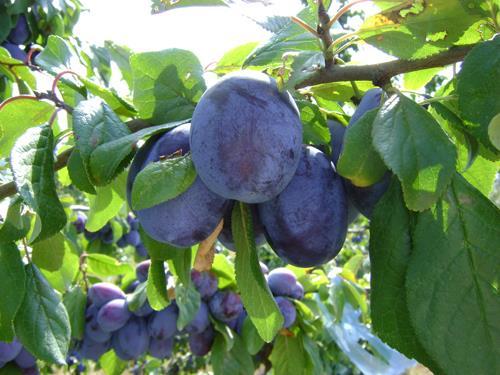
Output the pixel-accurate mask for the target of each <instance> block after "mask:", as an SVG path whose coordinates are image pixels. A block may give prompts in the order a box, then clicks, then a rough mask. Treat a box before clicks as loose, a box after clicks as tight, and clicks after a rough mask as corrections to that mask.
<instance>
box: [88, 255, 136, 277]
mask: <svg viewBox="0 0 500 375" xmlns="http://www.w3.org/2000/svg"><path fill="white" fill-rule="evenodd" d="M86 262H87V269H88V273H90V274H93V275H96V276H100V277H108V276H118V275H124V274H126V273H128V272H132V266H131V265H130V264H124V263H121V262H120V261H118V260H117V259H115V258H112V257H110V256H107V255H104V254H88V255H87V257H86Z"/></svg>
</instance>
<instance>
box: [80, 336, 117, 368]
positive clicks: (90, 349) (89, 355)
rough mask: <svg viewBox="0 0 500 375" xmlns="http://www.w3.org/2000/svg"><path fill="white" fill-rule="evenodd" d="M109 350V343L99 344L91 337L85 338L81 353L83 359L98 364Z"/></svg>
mask: <svg viewBox="0 0 500 375" xmlns="http://www.w3.org/2000/svg"><path fill="white" fill-rule="evenodd" d="M109 348H110V342H109V341H106V342H97V341H94V340H92V339H90V338H89V337H84V339H83V341H82V345H81V346H80V351H79V353H80V355H81V356H82V358H86V359H91V360H93V361H95V362H97V361H98V360H99V358H100V357H101V356H102V355H103V354H104V353H106V352H107V351H108V350H109Z"/></svg>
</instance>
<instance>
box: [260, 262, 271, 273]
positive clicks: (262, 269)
mask: <svg viewBox="0 0 500 375" xmlns="http://www.w3.org/2000/svg"><path fill="white" fill-rule="evenodd" d="M259 266H260V270H261V271H262V273H263V274H264V275H267V274H268V273H269V268H268V267H267V266H266V265H265V263H262V262H259Z"/></svg>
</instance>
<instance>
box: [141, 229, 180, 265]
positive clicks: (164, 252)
mask: <svg viewBox="0 0 500 375" xmlns="http://www.w3.org/2000/svg"><path fill="white" fill-rule="evenodd" d="M139 232H140V234H141V239H142V242H143V243H144V246H145V247H146V249H147V250H148V254H149V256H150V257H151V260H161V261H165V260H170V259H172V258H173V257H175V256H176V253H177V252H182V251H184V250H186V251H188V250H187V249H179V248H176V247H173V246H172V245H169V244H166V243H163V242H159V241H156V240H155V239H153V238H151V237H150V236H149V235H148V234H147V233H146V232H145V231H144V229H142V227H140V228H139Z"/></svg>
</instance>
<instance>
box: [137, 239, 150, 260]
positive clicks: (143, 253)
mask: <svg viewBox="0 0 500 375" xmlns="http://www.w3.org/2000/svg"><path fill="white" fill-rule="evenodd" d="M135 252H136V253H137V255H139V256H140V257H143V258H145V257H147V256H148V250H147V249H146V246H144V244H143V243H142V242H140V243H139V244H138V245H137V246H136V247H135Z"/></svg>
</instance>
